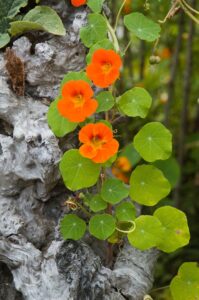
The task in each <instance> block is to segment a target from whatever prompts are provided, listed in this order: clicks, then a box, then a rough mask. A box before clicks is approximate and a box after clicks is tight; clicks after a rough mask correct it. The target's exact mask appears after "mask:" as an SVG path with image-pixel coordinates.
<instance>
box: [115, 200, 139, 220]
mask: <svg viewBox="0 0 199 300" xmlns="http://www.w3.org/2000/svg"><path fill="white" fill-rule="evenodd" d="M135 214H136V211H135V207H134V205H133V204H132V203H130V202H123V203H121V204H119V205H118V206H117V207H116V209H115V215H116V217H117V219H118V220H119V221H133V220H134V219H135Z"/></svg>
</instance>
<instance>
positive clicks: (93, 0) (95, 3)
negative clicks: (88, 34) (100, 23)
mask: <svg viewBox="0 0 199 300" xmlns="http://www.w3.org/2000/svg"><path fill="white" fill-rule="evenodd" d="M104 1H105V0H88V1H87V5H88V6H89V7H90V9H91V10H92V11H94V12H95V13H100V12H101V10H102V5H103V3H104Z"/></svg>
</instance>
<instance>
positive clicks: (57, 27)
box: [9, 6, 66, 36]
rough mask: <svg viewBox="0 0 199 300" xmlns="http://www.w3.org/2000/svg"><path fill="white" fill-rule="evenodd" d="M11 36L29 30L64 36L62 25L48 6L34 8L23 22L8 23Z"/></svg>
mask: <svg viewBox="0 0 199 300" xmlns="http://www.w3.org/2000/svg"><path fill="white" fill-rule="evenodd" d="M10 25H11V27H10V30H9V32H10V33H11V35H12V36H14V35H17V34H22V33H23V32H26V31H29V30H44V31H47V32H49V33H52V34H55V35H65V34H66V31H65V28H64V25H63V23H62V21H61V19H60V17H59V16H58V14H57V13H56V11H55V10H54V9H52V8H50V7H48V6H36V7H35V8H33V9H31V10H29V12H28V13H27V14H26V15H25V17H24V18H23V20H21V21H15V22H11V23H10Z"/></svg>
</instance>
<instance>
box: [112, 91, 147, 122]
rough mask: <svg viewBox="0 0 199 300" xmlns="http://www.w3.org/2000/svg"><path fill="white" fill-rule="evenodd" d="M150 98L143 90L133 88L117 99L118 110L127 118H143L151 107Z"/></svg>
mask: <svg viewBox="0 0 199 300" xmlns="http://www.w3.org/2000/svg"><path fill="white" fill-rule="evenodd" d="M151 103H152V98H151V96H150V94H149V93H148V92H147V91H146V90H145V89H143V88H140V87H135V88H133V89H131V90H129V91H127V92H126V93H124V94H123V95H121V97H120V98H119V102H118V105H119V108H120V109H121V110H122V112H123V113H124V114H126V115H127V116H129V117H141V118H145V117H146V115H147V114H148V111H149V108H150V107H151Z"/></svg>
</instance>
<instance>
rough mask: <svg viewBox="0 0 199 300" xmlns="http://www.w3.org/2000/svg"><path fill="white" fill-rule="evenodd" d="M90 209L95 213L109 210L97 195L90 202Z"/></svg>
mask: <svg viewBox="0 0 199 300" xmlns="http://www.w3.org/2000/svg"><path fill="white" fill-rule="evenodd" d="M89 206H90V209H91V210H92V211H94V212H98V211H101V210H104V209H106V208H107V203H106V202H105V201H104V200H103V199H102V197H101V196H100V195H95V196H94V197H92V198H91V200H90V202H89Z"/></svg>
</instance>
